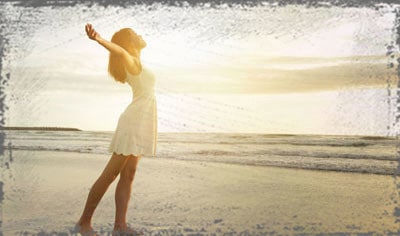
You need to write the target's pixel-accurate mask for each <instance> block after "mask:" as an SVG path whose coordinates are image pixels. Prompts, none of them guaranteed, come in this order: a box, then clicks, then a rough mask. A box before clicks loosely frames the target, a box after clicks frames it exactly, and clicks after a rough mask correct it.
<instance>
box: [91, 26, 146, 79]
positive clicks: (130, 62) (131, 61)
mask: <svg viewBox="0 0 400 236" xmlns="http://www.w3.org/2000/svg"><path fill="white" fill-rule="evenodd" d="M85 29H86V34H87V35H88V37H89V38H90V39H91V40H94V41H96V42H98V43H99V44H100V45H102V46H103V47H104V48H106V49H107V50H108V51H110V52H111V53H114V54H116V55H119V56H121V57H122V58H123V59H124V61H125V63H126V66H127V67H128V68H135V69H136V68H139V65H140V63H139V60H138V59H137V58H136V57H133V56H131V55H130V54H129V53H128V52H127V51H126V50H125V49H124V48H122V47H121V46H119V45H117V44H115V43H113V42H110V41H107V40H105V39H103V38H102V37H101V36H100V34H99V33H98V32H97V31H96V30H94V28H93V26H92V25H91V24H89V23H88V24H86V26H85ZM135 71H136V70H135ZM137 71H138V70H137Z"/></svg>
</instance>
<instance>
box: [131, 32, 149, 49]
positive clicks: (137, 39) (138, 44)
mask: <svg viewBox="0 0 400 236" xmlns="http://www.w3.org/2000/svg"><path fill="white" fill-rule="evenodd" d="M132 33H133V34H132V36H133V41H134V42H133V43H134V44H135V47H138V49H139V50H140V49H142V48H145V47H146V46H147V43H146V41H144V39H143V38H142V35H139V34H136V33H135V32H134V31H132Z"/></svg>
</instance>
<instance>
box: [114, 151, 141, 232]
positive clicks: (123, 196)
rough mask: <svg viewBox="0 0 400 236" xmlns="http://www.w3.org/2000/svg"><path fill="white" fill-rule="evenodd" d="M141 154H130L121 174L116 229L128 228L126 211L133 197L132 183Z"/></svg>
mask: <svg viewBox="0 0 400 236" xmlns="http://www.w3.org/2000/svg"><path fill="white" fill-rule="evenodd" d="M140 158H141V156H133V155H130V156H129V157H128V160H127V162H126V164H125V165H124V167H123V169H122V170H121V174H120V176H119V181H118V185H117V188H116V189H115V209H116V212H115V222H114V230H126V229H127V223H126V213H127V210H128V203H129V200H130V197H131V191H132V183H133V180H134V177H135V173H136V168H137V165H138V162H139V160H140Z"/></svg>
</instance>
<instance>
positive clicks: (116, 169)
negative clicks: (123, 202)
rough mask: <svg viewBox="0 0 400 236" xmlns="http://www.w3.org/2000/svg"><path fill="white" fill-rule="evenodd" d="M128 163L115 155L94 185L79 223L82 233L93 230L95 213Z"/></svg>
mask: <svg viewBox="0 0 400 236" xmlns="http://www.w3.org/2000/svg"><path fill="white" fill-rule="evenodd" d="M126 161H127V158H126V157H125V156H122V155H117V154H115V153H113V155H112V156H111V158H110V160H109V161H108V163H107V165H106V167H105V168H104V170H103V172H102V173H101V175H100V177H99V178H98V179H97V180H96V182H95V183H94V184H93V186H92V188H91V189H90V192H89V195H88V198H87V200H86V205H85V208H84V210H83V213H82V216H81V218H80V219H79V221H78V224H79V225H80V226H81V233H84V232H87V231H89V230H92V229H93V228H92V227H91V221H92V216H93V214H94V211H95V209H96V207H97V205H98V203H99V202H100V200H101V198H102V197H103V195H104V193H105V192H106V191H107V189H108V187H109V186H110V184H111V183H112V182H113V181H114V180H115V178H116V177H117V176H118V174H119V173H120V172H121V169H122V168H123V166H124V164H125V163H126Z"/></svg>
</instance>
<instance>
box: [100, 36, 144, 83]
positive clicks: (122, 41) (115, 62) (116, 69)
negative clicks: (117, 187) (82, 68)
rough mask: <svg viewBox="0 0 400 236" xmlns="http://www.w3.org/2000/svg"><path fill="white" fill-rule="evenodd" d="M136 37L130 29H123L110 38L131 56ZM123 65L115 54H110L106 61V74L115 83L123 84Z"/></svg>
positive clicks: (136, 41)
mask: <svg viewBox="0 0 400 236" xmlns="http://www.w3.org/2000/svg"><path fill="white" fill-rule="evenodd" d="M138 40H139V39H138V36H137V35H136V33H135V32H134V31H133V30H132V29H131V28H123V29H120V30H119V31H117V32H115V33H114V35H113V36H112V38H111V42H113V43H115V44H118V45H119V46H121V47H122V48H123V49H125V50H126V51H127V52H128V53H129V54H132V52H133V49H134V47H135V46H136V45H138ZM125 67H126V65H125V63H124V61H123V60H122V58H121V57H120V56H118V55H116V54H115V53H112V52H110V55H109V60H108V73H109V74H110V75H111V76H112V77H113V78H114V80H115V81H117V82H120V83H123V84H124V83H125V78H126V70H125Z"/></svg>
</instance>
